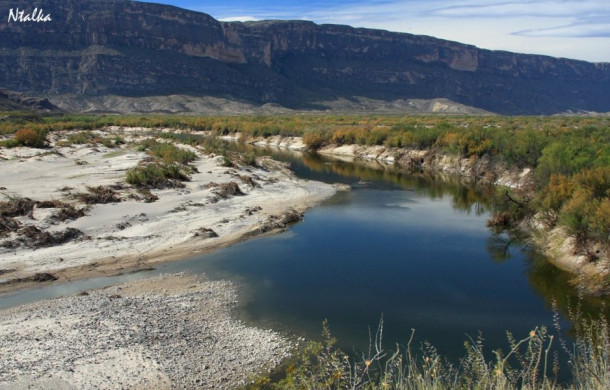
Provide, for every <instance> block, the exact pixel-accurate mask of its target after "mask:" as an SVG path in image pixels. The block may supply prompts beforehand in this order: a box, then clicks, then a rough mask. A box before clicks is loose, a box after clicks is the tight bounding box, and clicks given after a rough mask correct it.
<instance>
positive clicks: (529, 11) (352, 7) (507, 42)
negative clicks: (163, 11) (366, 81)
mask: <svg viewBox="0 0 610 390" xmlns="http://www.w3.org/2000/svg"><path fill="white" fill-rule="evenodd" d="M149 2H155V3H163V4H171V5H175V6H177V7H181V8H187V9H191V10H195V11H200V12H205V13H207V14H210V15H212V16H213V17H215V18H216V19H220V20H262V19H303V20H312V21H314V22H316V23H335V24H348V25H350V26H354V27H368V28H380V29H384V30H390V31H399V32H408V33H412V34H422V35H430V36H434V37H438V38H443V39H449V40H453V41H458V42H463V43H468V44H472V45H476V46H478V47H481V48H486V49H493V50H508V51H514V52H520V53H535V54H547V55H551V56H555V57H566V58H576V59H582V60H587V61H593V62H610V0H461V1H448V0H339V1H332V2H329V1H317V0H312V1H306V2H304V1H302V0H301V1H295V0H281V1H280V0H268V1H256V0H252V1H245V0H149Z"/></svg>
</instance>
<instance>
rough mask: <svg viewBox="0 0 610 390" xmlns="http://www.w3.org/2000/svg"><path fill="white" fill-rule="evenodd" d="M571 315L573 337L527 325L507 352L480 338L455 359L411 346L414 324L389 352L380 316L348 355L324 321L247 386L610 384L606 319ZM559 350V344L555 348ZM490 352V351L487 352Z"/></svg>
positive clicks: (543, 389) (528, 386)
mask: <svg viewBox="0 0 610 390" xmlns="http://www.w3.org/2000/svg"><path fill="white" fill-rule="evenodd" d="M577 316H578V318H576V319H575V320H574V326H575V334H576V336H575V340H574V341H567V340H565V339H564V338H563V337H562V336H561V332H560V330H561V329H560V327H559V321H558V320H557V321H556V325H555V328H556V329H555V330H556V334H551V332H550V331H549V330H547V329H546V328H545V327H538V328H535V329H532V330H531V331H530V332H529V334H527V335H524V337H522V338H520V339H515V338H514V337H513V335H512V334H510V333H507V342H508V351H507V352H506V353H504V352H502V351H501V350H500V349H496V350H493V351H491V355H490V353H489V351H488V350H486V348H485V346H484V343H483V339H482V337H478V338H476V339H470V340H468V341H467V342H466V343H465V347H466V354H465V356H464V357H463V358H462V359H461V360H460V361H459V362H457V363H455V364H454V363H451V362H449V361H448V360H447V359H445V358H443V356H441V355H440V354H439V353H438V352H437V350H436V349H435V348H434V347H433V346H432V345H430V344H428V343H423V344H421V346H420V347H419V348H414V346H413V336H414V332H415V331H414V330H413V331H412V333H411V338H410V340H409V342H408V344H407V345H406V346H405V347H399V346H397V347H396V349H395V350H393V351H386V350H384V347H383V342H382V341H383V340H382V339H383V337H382V336H383V320H382V321H381V322H380V323H379V327H378V328H377V331H376V333H375V335H374V337H370V340H371V342H370V345H369V348H368V350H367V351H365V352H364V353H362V354H361V355H360V356H359V357H357V358H353V357H350V356H349V355H347V354H346V353H344V352H343V351H341V350H340V349H339V348H338V347H337V346H336V339H335V338H333V337H332V335H331V333H330V331H329V328H328V325H327V323H326V322H325V323H324V324H323V332H322V335H323V339H322V341H310V342H307V343H306V345H305V346H304V347H303V348H302V349H301V350H300V352H299V353H298V355H297V356H296V358H295V359H294V360H293V362H292V363H291V364H290V365H289V366H288V367H287V368H286V369H285V372H284V374H283V377H282V378H281V379H279V380H276V381H272V380H271V379H270V378H269V377H261V378H258V379H257V380H256V381H254V382H253V383H252V384H250V385H249V386H248V387H247V388H249V389H288V390H296V389H400V390H402V389H405V390H407V389H409V390H411V389H421V390H424V389H426V390H427V389H439V390H440V389H490V390H491V389H499V390H504V389H506V390H509V389H510V390H513V389H541V390H546V389H579V390H580V389H582V390H584V389H592V390H593V389H600V390H601V389H610V359H609V356H608V354H609V353H610V339H609V336H608V331H609V328H608V323H607V321H606V320H605V319H604V318H599V319H596V320H591V319H585V318H583V317H582V315H580V313H579V314H578V315H577ZM559 345H560V346H561V351H562V352H563V353H565V354H566V355H567V356H568V359H569V363H568V366H569V369H570V374H571V378H572V379H571V382H569V383H559V382H558V380H557V378H558V373H559V370H560V368H559V362H558V359H559V357H558V352H557V351H553V352H552V347H556V346H559ZM555 350H557V348H555ZM490 356H492V357H491V358H490Z"/></svg>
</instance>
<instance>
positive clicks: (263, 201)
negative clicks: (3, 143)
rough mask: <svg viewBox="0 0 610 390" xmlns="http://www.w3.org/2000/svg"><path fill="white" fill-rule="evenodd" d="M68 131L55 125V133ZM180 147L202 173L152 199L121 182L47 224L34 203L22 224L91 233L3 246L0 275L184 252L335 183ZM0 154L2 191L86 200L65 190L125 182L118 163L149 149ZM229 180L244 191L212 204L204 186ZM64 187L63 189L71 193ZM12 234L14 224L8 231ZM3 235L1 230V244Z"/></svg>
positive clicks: (79, 269) (252, 226)
mask: <svg viewBox="0 0 610 390" xmlns="http://www.w3.org/2000/svg"><path fill="white" fill-rule="evenodd" d="M106 132H107V133H104V132H101V131H100V134H102V135H106V136H110V133H113V134H115V133H120V134H121V136H122V137H123V138H125V139H126V140H128V141H137V140H140V139H143V137H145V135H144V134H145V131H144V129H117V128H113V129H107V130H106ZM66 136H67V134H60V133H56V134H54V141H58V140H59V139H61V138H65V137H66ZM112 137H113V135H112ZM179 146H181V147H185V148H190V149H192V150H193V151H195V152H196V153H197V154H198V156H199V158H198V160H196V161H195V162H194V163H192V165H194V166H195V167H196V168H197V170H198V172H199V173H195V174H193V175H192V176H191V181H190V182H186V183H185V184H186V187H185V188H176V189H164V190H152V192H153V194H155V195H157V196H158V197H159V200H157V201H156V202H154V203H144V202H143V201H136V200H133V199H128V196H129V194H132V193H135V191H134V190H133V189H126V190H121V191H119V192H120V194H121V196H122V198H123V201H122V202H120V203H115V204H97V205H93V206H92V207H91V209H90V210H88V211H87V213H86V216H84V217H81V218H79V219H77V220H74V221H67V222H66V223H60V224H56V225H54V224H52V223H51V222H50V220H49V217H50V215H52V214H53V213H55V212H57V210H56V209H39V208H35V209H34V212H33V218H28V217H19V218H18V220H19V222H20V223H21V224H22V226H26V225H29V224H31V225H34V226H37V227H38V228H40V229H43V230H47V231H49V232H55V231H63V230H64V229H66V228H68V227H71V228H76V229H79V230H81V231H82V232H83V233H84V234H85V235H86V236H89V237H90V239H87V240H75V241H71V242H68V243H65V244H63V245H59V246H53V247H45V248H39V249H30V248H25V247H23V246H22V247H19V248H17V249H6V248H0V270H5V273H4V274H3V275H0V283H2V282H6V281H9V280H14V279H15V278H19V277H25V276H30V275H32V274H34V273H38V272H51V273H54V274H56V273H57V272H59V271H62V272H60V273H59V274H57V275H58V276H59V277H60V278H63V279H70V278H73V277H84V276H93V275H94V274H107V273H116V272H118V271H119V270H124V269H130V268H137V267H143V266H145V265H146V264H150V263H154V262H158V261H166V260H171V259H180V258H186V257H189V256H191V255H195V254H197V253H202V252H204V251H206V250H210V249H213V248H218V247H221V246H225V245H228V244H230V243H233V242H236V241H238V240H240V239H242V238H243V237H244V236H250V235H252V234H256V233H258V232H259V230H260V229H258V227H259V226H260V225H261V224H264V223H265V222H266V221H268V220H269V219H270V218H271V217H272V216H278V215H282V214H283V213H285V212H286V211H287V210H289V209H291V208H292V209H295V210H297V211H299V212H302V211H304V210H305V209H306V208H307V207H310V206H312V205H314V204H316V203H318V202H320V201H321V200H323V199H325V198H328V197H330V196H331V195H332V194H334V192H335V189H334V188H333V187H332V186H330V185H327V184H323V183H319V182H313V181H305V180H300V179H297V178H296V177H295V176H294V175H292V173H291V172H289V171H288V170H287V169H286V168H285V167H284V166H283V165H282V164H280V163H276V162H274V161H272V160H269V159H263V161H260V160H259V165H263V166H265V167H266V168H267V169H262V168H260V167H256V168H253V167H238V168H226V167H223V166H221V163H222V157H221V156H214V155H206V154H205V153H204V152H203V149H202V148H199V147H197V148H193V147H190V146H184V145H179ZM0 157H1V158H2V159H3V160H0V167H1V169H0V187H5V188H6V189H2V190H0V193H1V194H4V195H6V196H10V197H14V196H21V197H29V198H31V199H33V200H40V201H42V200H52V199H60V200H62V201H66V202H70V203H73V204H75V206H77V207H83V206H84V205H82V204H79V203H77V201H76V200H74V199H73V198H71V197H70V193H72V194H75V193H79V192H86V187H87V186H99V185H112V184H116V183H123V184H125V171H126V170H127V169H128V168H130V167H134V166H136V165H137V164H138V162H139V161H141V160H142V159H144V158H145V157H147V155H146V153H145V152H138V151H136V150H135V148H134V146H133V145H122V146H121V148H118V149H117V148H114V149H109V148H106V147H104V146H102V145H97V146H91V145H73V146H64V147H53V148H52V149H43V150H41V149H31V148H15V149H5V148H3V149H0ZM240 175H241V176H243V177H250V178H252V179H253V180H254V181H255V182H256V183H258V184H259V185H260V188H256V187H254V188H253V187H250V186H249V185H248V184H245V183H244V182H242V180H241V179H240V178H239V177H238V176H240ZM231 181H233V182H235V183H237V184H238V185H239V188H240V189H241V190H242V191H243V192H244V193H245V195H243V196H233V197H230V198H228V199H220V200H218V201H217V202H215V203H214V202H213V198H215V195H214V189H213V188H208V187H207V186H206V185H208V184H209V183H211V182H214V183H227V182H231ZM65 187H69V188H70V190H69V192H67V191H66V190H65ZM61 189H64V191H61ZM258 208H260V210H258ZM119 224H122V225H123V226H122V227H123V229H120V228H119V226H117V225H119ZM200 228H208V229H212V230H214V231H215V232H216V233H217V234H218V236H219V237H215V238H202V237H198V236H196V235H195V233H196V232H197V230H198V229H200ZM14 237H15V233H13V237H8V238H9V239H11V238H14ZM4 240H6V238H5V239H0V244H1V243H2V241H4ZM6 270H9V271H10V270H14V271H10V272H6ZM71 271H73V272H71Z"/></svg>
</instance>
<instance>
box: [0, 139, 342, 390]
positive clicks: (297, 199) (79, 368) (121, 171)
mask: <svg viewBox="0 0 610 390" xmlns="http://www.w3.org/2000/svg"><path fill="white" fill-rule="evenodd" d="M158 131H159V130H158ZM163 131H165V132H170V131H171V130H169V129H166V130H163ZM72 133H73V132H72ZM70 134H71V133H59V132H58V133H52V134H51V135H50V137H49V140H50V141H51V142H50V147H49V148H47V149H32V148H24V147H20V148H13V149H6V148H1V149H0V165H1V169H0V194H2V195H4V196H3V198H4V199H0V201H1V202H3V214H2V216H1V218H2V219H1V220H0V225H1V226H0V227H1V228H2V229H1V230H2V231H1V232H0V292H7V291H12V290H15V289H18V288H25V287H30V286H32V285H38V284H40V283H49V282H51V281H54V280H57V282H62V281H69V280H74V279H81V278H87V277H93V276H103V275H111V274H118V273H123V272H127V271H131V270H134V269H146V268H150V267H154V264H156V263H159V262H163V261H169V260H177V259H183V258H187V257H190V256H192V255H195V254H200V253H204V252H206V251H210V250H214V249H217V248H220V247H223V246H227V245H230V244H232V243H235V242H238V241H240V240H244V239H247V238H249V237H253V236H255V235H259V234H267V233H271V232H274V231H278V230H280V229H283V228H285V227H286V226H287V225H288V224H289V223H291V222H295V221H298V220H299V219H300V218H301V217H302V213H303V212H304V211H305V210H306V209H307V208H308V207H311V206H313V205H315V204H316V203H318V202H320V201H322V200H323V199H326V198H328V197H330V196H332V195H333V194H334V193H335V188H334V187H332V186H329V185H326V184H323V183H318V182H313V181H305V180H300V179H298V178H296V177H295V176H294V175H293V174H292V172H290V171H289V170H288V169H287V168H286V166H285V165H284V164H282V163H278V162H275V161H273V160H271V159H269V158H257V159H256V163H255V164H253V163H252V161H251V162H250V164H244V163H241V162H240V161H239V159H238V158H237V159H235V161H233V162H234V164H233V166H230V167H228V166H226V165H227V164H226V163H227V161H226V159H225V158H224V157H223V156H220V155H215V154H213V153H209V152H208V151H206V150H205V149H204V148H203V147H201V146H188V145H184V144H180V143H176V145H177V146H178V147H180V148H184V149H188V150H190V151H192V152H194V153H196V155H197V159H196V160H195V161H194V162H192V163H191V164H190V165H191V166H192V167H193V168H194V170H193V173H192V174H191V175H190V180H189V181H185V182H184V183H183V184H184V186H172V187H170V188H164V189H151V190H150V192H149V193H148V194H147V193H146V191H144V192H143V191H139V190H137V189H136V188H134V187H132V186H130V185H128V184H127V183H126V181H125V177H126V172H127V170H128V169H130V168H133V167H135V166H137V165H138V164H142V163H143V162H145V161H147V160H150V159H151V157H150V156H149V154H147V152H146V151H145V150H142V148H138V145H141V142H142V141H144V140H145V139H147V138H151V137H154V138H156V136H153V135H150V133H149V132H148V130H147V129H141V128H129V129H123V128H110V129H105V130H103V131H102V130H100V131H95V132H93V134H94V135H95V136H96V137H99V138H102V139H103V138H107V139H115V138H116V137H119V138H120V139H121V140H122V141H124V142H125V143H124V144H121V145H120V146H118V147H110V146H112V145H109V147H106V146H103V144H102V143H96V144H90V143H87V144H77V143H70V142H66V140H67V139H68V137H69V135H70ZM166 138H167V137H166ZM166 138H157V141H158V142H171V141H167V139H166ZM100 186H101V188H103V189H104V190H103V191H102V192H103V193H102V194H101V195H100V193H98V194H97V198H103V199H104V201H103V202H101V201H93V202H88V201H87V194H93V192H92V189H95V188H100ZM16 200H18V201H16ZM236 299H237V297H236V294H235V291H234V290H233V288H232V286H231V285H230V283H229V282H209V281H207V282H206V281H203V282H202V281H199V280H196V279H195V278H194V277H193V276H190V275H171V276H164V277H161V278H156V279H150V280H144V281H140V282H135V283H131V284H128V285H123V286H115V287H112V288H108V289H104V290H99V291H91V292H89V294H88V295H82V296H76V297H67V298H60V299H55V300H47V301H41V302H38V303H35V304H32V305H27V306H22V307H18V308H14V309H9V310H5V311H2V312H1V313H0V318H1V319H0V389H1V388H95V387H98V388H191V387H202V388H234V387H235V386H237V385H238V384H241V383H244V381H246V380H247V379H248V377H249V376H250V375H251V374H253V373H256V372H259V371H261V370H264V369H266V368H271V367H273V366H274V365H276V364H277V362H278V361H279V360H281V359H282V358H284V357H285V356H287V354H288V351H289V343H288V342H287V341H286V340H285V339H282V337H280V336H279V335H277V334H275V333H272V332H270V331H265V330H260V329H255V328H249V327H245V326H244V325H242V324H240V323H239V322H237V321H235V320H233V319H231V316H230V309H231V307H232V306H233V305H234V303H235V301H236ZM32 386H33V387H32Z"/></svg>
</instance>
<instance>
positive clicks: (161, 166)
mask: <svg viewBox="0 0 610 390" xmlns="http://www.w3.org/2000/svg"><path fill="white" fill-rule="evenodd" d="M188 180H189V177H188V174H187V173H185V172H184V171H183V170H182V169H181V167H180V166H178V165H176V164H166V163H160V162H153V163H149V164H145V165H139V166H137V167H135V168H131V169H128V170H127V174H126V178H125V181H126V182H127V183H128V184H131V185H133V186H135V187H140V188H157V189H161V188H172V187H183V186H184V185H183V184H182V183H181V181H188Z"/></svg>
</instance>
